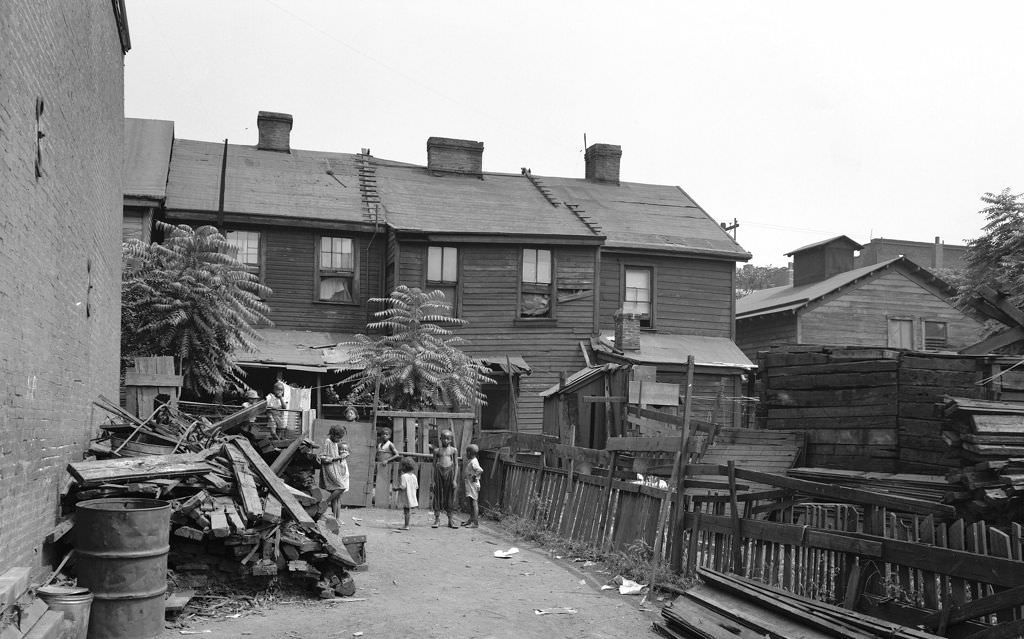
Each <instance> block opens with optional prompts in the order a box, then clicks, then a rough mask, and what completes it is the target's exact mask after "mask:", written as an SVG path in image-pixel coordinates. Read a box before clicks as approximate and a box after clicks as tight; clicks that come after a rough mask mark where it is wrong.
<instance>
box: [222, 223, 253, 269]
mask: <svg viewBox="0 0 1024 639" xmlns="http://www.w3.org/2000/svg"><path fill="white" fill-rule="evenodd" d="M224 238H225V239H226V240H227V241H228V246H229V247H230V250H231V251H232V255H234V257H235V259H236V260H238V261H239V262H241V263H242V264H244V265H245V270H247V271H249V272H250V273H252V274H253V275H255V276H257V277H259V276H260V232H259V231H228V232H227V233H225V234H224Z"/></svg>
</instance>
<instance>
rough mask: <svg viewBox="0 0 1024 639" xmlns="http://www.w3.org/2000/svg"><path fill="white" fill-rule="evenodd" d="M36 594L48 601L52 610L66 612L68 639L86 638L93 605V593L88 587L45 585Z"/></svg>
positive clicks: (47, 603)
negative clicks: (90, 610) (90, 609)
mask: <svg viewBox="0 0 1024 639" xmlns="http://www.w3.org/2000/svg"><path fill="white" fill-rule="evenodd" d="M36 596H38V597H39V598H40V599H42V600H43V601H45V602H46V605H47V606H49V607H50V610H60V611H61V612H63V613H64V625H65V627H66V628H69V630H68V631H67V632H65V633H64V635H63V636H64V637H65V638H66V639H86V635H87V634H88V632H89V608H90V607H92V593H91V592H89V591H88V589H86V588H80V587H75V586H43V587H41V588H39V589H38V590H36Z"/></svg>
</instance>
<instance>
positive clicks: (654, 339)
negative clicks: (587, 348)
mask: <svg viewBox="0 0 1024 639" xmlns="http://www.w3.org/2000/svg"><path fill="white" fill-rule="evenodd" d="M591 345H592V346H593V348H594V351H595V352H596V353H599V354H602V355H609V356H611V357H613V358H614V359H615V360H617V361H621V360H625V361H627V362H629V363H631V364H654V365H658V364H661V365H677V366H680V365H681V366H685V365H686V359H687V357H689V356H690V355H693V359H694V363H695V364H696V365H697V366H714V367H719V368H737V369H742V370H750V369H754V368H757V365H756V364H754V363H753V362H752V361H750V359H749V358H747V356H746V355H744V354H743V351H741V350H740V347H739V346H736V344H735V342H733V341H732V340H731V339H729V338H727V337H705V336H703V335H662V334H655V333H640V348H639V349H638V350H630V351H622V350H618V349H617V348H616V344H615V338H614V333H613V332H610V331H604V332H603V333H601V336H600V337H598V338H592V339H591Z"/></svg>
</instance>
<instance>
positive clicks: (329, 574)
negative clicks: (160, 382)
mask: <svg viewBox="0 0 1024 639" xmlns="http://www.w3.org/2000/svg"><path fill="white" fill-rule="evenodd" d="M167 408H170V407H167ZM118 410H120V409H118ZM171 410H173V409H171ZM262 410H264V403H263V402H260V403H259V404H257V405H254V406H252V407H249V408H246V409H243V410H241V411H238V412H237V413H235V414H233V415H231V416H229V417H227V418H225V419H223V420H221V421H219V422H217V423H215V424H211V423H210V422H209V420H206V419H196V420H190V421H189V422H188V423H183V420H181V419H180V418H179V417H178V416H177V415H176V414H175V413H174V412H170V411H168V413H167V415H168V417H169V419H166V420H164V421H163V422H162V423H161V424H159V425H158V424H157V423H156V421H157V420H155V419H153V418H150V419H147V420H137V421H138V423H135V424H134V425H133V426H132V431H133V432H132V433H129V434H130V435H131V436H130V437H127V438H126V439H125V441H128V442H131V441H136V440H137V437H138V435H139V434H140V433H147V434H152V433H157V434H158V436H163V437H165V438H166V439H170V438H172V437H173V432H174V431H173V430H172V429H177V432H178V436H177V439H176V442H175V444H174V446H173V448H174V450H183V451H184V452H173V453H170V454H162V455H156V454H140V453H136V456H130V457H123V456H120V454H121V451H117V450H116V446H114V444H113V441H110V443H109V444H108V446H106V447H101V448H100V450H101V451H104V452H105V453H106V455H105V456H106V457H107V458H106V459H94V460H88V461H81V462H73V463H71V464H69V465H68V472H69V474H70V475H71V477H72V478H73V479H74V483H73V484H72V486H71V489H70V490H69V491H68V495H67V498H66V501H65V503H66V505H67V506H68V507H69V508H68V509H69V510H73V508H72V507H73V504H75V503H77V502H79V501H82V500H85V499H94V498H102V497H149V498H156V499H163V500H167V501H168V502H169V503H170V504H171V510H172V513H171V549H170V552H169V554H168V567H169V568H171V569H173V570H175V571H176V573H178V574H183V573H185V574H195V575H199V576H204V577H205V578H208V579H209V580H210V581H237V580H243V581H252V584H250V585H258V584H259V583H266V582H267V581H269V578H273V577H275V576H281V577H286V576H287V577H294V578H296V579H298V580H301V581H302V582H303V583H304V584H305V585H307V586H308V587H309V588H310V589H311V590H313V591H314V592H316V593H318V594H319V595H321V596H323V597H328V596H331V597H333V596H336V595H337V596H351V595H352V594H353V593H354V592H355V583H354V581H353V579H352V577H351V576H350V575H349V571H351V570H360V569H364V568H365V556H364V551H363V548H364V543H365V539H366V538H365V536H362V535H356V536H348V537H343V536H341V535H340V534H339V532H340V530H339V528H338V525H337V522H336V521H335V520H334V519H333V517H332V516H331V515H330V514H327V515H323V514H322V510H323V509H322V508H321V505H322V502H321V500H320V498H319V492H318V491H317V490H316V489H313V490H311V491H310V490H302V489H300V488H297V487H295V486H294V485H292V484H290V483H289V482H287V481H286V479H285V478H289V477H296V478H299V479H300V481H304V478H305V477H306V475H307V474H308V473H307V470H308V468H309V467H310V466H311V465H315V463H316V449H317V446H316V444H314V443H313V442H312V441H310V440H308V439H304V438H302V437H297V438H295V439H293V440H292V441H291V443H290V444H289V445H288V447H287V448H285V449H284V450H283V451H281V452H280V453H279V454H277V456H276V457H274V458H272V463H268V461H267V460H265V459H264V458H263V456H262V455H261V454H260V452H259V451H257V449H256V447H255V446H254V444H253V442H251V441H250V440H249V439H248V438H246V437H244V436H241V435H225V434H224V432H225V431H230V430H231V429H232V428H233V427H234V426H237V425H238V424H242V423H245V422H247V421H248V420H249V419H250V418H251V417H252V416H253V415H254V414H257V413H259V412H261V411H262ZM128 417H132V419H134V417H133V416H130V415H128ZM93 450H94V452H98V451H96V449H95V448H94V449H93ZM292 466H294V467H296V468H297V469H298V471H296V470H295V469H294V468H291V467H292ZM293 483H294V482H293Z"/></svg>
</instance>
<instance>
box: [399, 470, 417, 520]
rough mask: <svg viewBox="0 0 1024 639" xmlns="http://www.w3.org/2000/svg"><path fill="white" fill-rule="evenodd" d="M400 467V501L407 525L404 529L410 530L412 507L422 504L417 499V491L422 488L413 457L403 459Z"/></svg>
mask: <svg viewBox="0 0 1024 639" xmlns="http://www.w3.org/2000/svg"><path fill="white" fill-rule="evenodd" d="M400 468H401V470H402V476H401V477H400V478H399V479H398V503H399V504H401V505H402V515H404V516H405V525H404V526H402V530H409V518H410V516H411V515H412V509H413V508H416V507H417V506H419V505H420V503H419V501H418V500H417V499H416V491H418V490H419V489H420V482H419V480H418V479H416V463H415V462H414V461H413V460H412V457H405V458H404V459H402V464H401V466H400Z"/></svg>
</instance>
